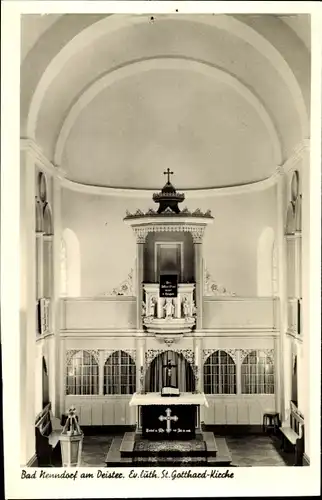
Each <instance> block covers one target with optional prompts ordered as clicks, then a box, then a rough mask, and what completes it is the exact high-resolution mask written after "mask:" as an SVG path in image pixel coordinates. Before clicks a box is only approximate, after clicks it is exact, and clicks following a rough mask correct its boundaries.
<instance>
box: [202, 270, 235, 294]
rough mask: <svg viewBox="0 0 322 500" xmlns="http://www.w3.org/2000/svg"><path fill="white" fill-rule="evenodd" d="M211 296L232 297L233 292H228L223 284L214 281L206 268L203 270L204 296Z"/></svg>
mask: <svg viewBox="0 0 322 500" xmlns="http://www.w3.org/2000/svg"><path fill="white" fill-rule="evenodd" d="M211 296H229V297H234V296H236V294H235V293H234V292H229V291H228V290H227V289H226V288H225V287H224V286H223V285H219V284H218V283H216V282H215V281H214V280H213V278H212V276H211V274H210V272H209V271H208V269H206V268H205V270H204V297H211Z"/></svg>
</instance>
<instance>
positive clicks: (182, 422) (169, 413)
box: [141, 405, 196, 439]
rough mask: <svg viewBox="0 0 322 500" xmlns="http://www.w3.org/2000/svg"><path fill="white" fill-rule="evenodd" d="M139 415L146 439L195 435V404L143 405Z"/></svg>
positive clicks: (181, 437) (184, 437) (186, 437)
mask: <svg viewBox="0 0 322 500" xmlns="http://www.w3.org/2000/svg"><path fill="white" fill-rule="evenodd" d="M141 416H142V435H143V437H146V438H148V439H160V438H161V439H193V438H194V436H195V427H196V406H195V405H168V406H165V405H151V406H143V407H142V408H141ZM179 436H180V437H179Z"/></svg>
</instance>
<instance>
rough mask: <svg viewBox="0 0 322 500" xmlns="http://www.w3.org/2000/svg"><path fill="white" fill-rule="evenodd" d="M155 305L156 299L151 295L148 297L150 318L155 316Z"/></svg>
mask: <svg viewBox="0 0 322 500" xmlns="http://www.w3.org/2000/svg"><path fill="white" fill-rule="evenodd" d="M156 305H157V301H156V299H155V297H151V299H150V316H151V317H152V318H155V316H156Z"/></svg>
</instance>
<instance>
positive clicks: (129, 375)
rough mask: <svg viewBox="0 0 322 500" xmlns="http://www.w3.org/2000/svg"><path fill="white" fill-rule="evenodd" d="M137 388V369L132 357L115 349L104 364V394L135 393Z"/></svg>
mask: <svg viewBox="0 0 322 500" xmlns="http://www.w3.org/2000/svg"><path fill="white" fill-rule="evenodd" d="M135 388H136V369H135V363H134V361H133V359H132V357H131V356H130V355H129V354H127V353H126V352H124V351H115V352H113V354H111V355H110V356H109V357H108V358H107V360H106V362H105V365H104V394H133V393H134V392H135Z"/></svg>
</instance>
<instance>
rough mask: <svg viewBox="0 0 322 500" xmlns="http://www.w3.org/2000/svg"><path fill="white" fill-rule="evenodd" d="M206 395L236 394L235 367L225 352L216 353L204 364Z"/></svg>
mask: <svg viewBox="0 0 322 500" xmlns="http://www.w3.org/2000/svg"><path fill="white" fill-rule="evenodd" d="M203 371H204V392H205V393H206V394H236V365H235V363H234V360H233V359H232V357H231V356H230V355H229V354H228V353H227V352H226V351H216V352H214V353H213V354H211V355H210V356H209V357H208V359H207V360H206V362H205V364H204V370H203Z"/></svg>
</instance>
